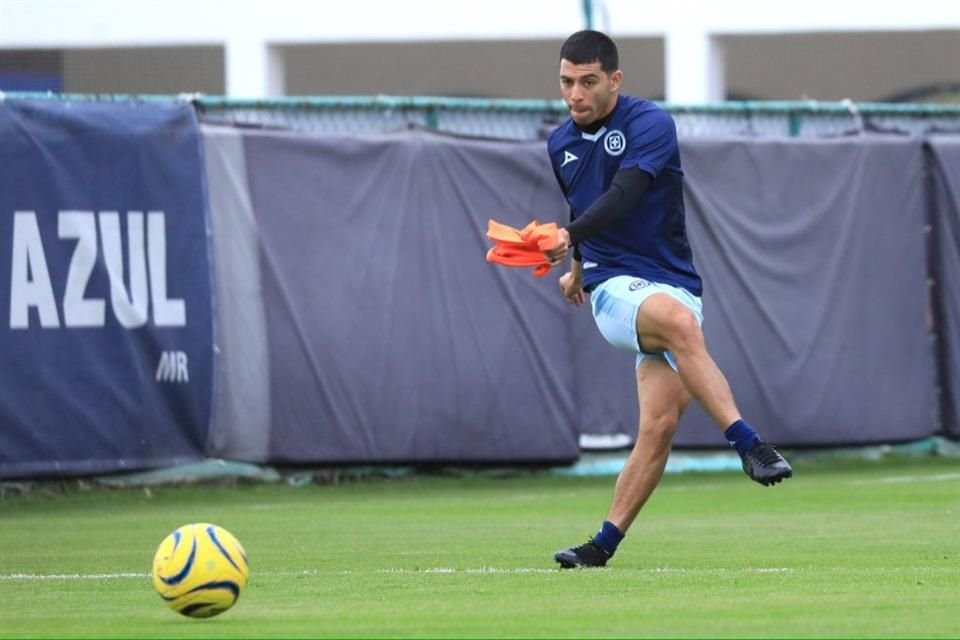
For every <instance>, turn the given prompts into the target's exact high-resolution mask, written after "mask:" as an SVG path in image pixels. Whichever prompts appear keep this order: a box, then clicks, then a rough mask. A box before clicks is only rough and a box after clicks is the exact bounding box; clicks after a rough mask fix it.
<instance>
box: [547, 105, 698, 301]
mask: <svg viewBox="0 0 960 640" xmlns="http://www.w3.org/2000/svg"><path fill="white" fill-rule="evenodd" d="M547 150H548V152H549V153H550V162H551V164H553V171H554V173H555V174H556V176H557V181H558V182H559V183H560V187H561V189H563V193H564V195H565V196H566V198H567V202H568V203H570V211H571V214H572V216H573V218H574V219H576V218H577V216H580V215H582V214H583V213H584V212H585V211H586V210H587V209H589V208H590V205H592V204H593V203H594V202H595V201H596V200H597V198H599V197H600V196H601V195H603V193H604V192H606V190H607V189H609V188H610V183H611V182H612V181H613V176H614V174H616V173H617V171H619V170H620V169H630V168H633V167H639V168H640V169H642V170H643V171H645V172H646V173H649V174H650V175H651V176H652V177H653V181H652V182H651V183H650V186H649V187H648V189H647V191H646V192H645V193H644V195H643V199H642V200H641V202H640V204H639V206H637V208H636V210H634V211H632V212H630V213H629V214H628V215H627V216H625V217H623V218H621V219H620V220H618V221H617V222H616V223H614V224H613V225H611V226H609V227H608V228H606V229H604V230H603V231H601V232H600V233H597V234H596V235H594V236H593V237H590V238H588V239H587V240H584V241H583V242H581V243H580V244H579V245H578V247H577V248H578V249H579V251H580V255H581V257H582V267H583V285H584V288H586V289H587V290H590V289H592V288H593V287H595V286H596V285H598V284H600V283H601V282H603V281H604V280H607V279H608V278H612V277H613V276H619V275H628V276H636V277H640V278H645V279H647V280H651V281H654V282H662V283H665V284H671V285H674V286H677V287H683V288H684V289H686V290H687V291H689V292H690V293H692V294H694V295H696V296H699V295H702V293H703V283H702V282H701V280H700V276H699V275H697V272H696V270H695V269H694V267H693V254H692V252H691V251H690V244H689V242H688V241H687V229H686V221H685V217H684V209H683V169H682V168H681V167H680V148H679V146H678V144H677V130H676V126H675V125H674V123H673V118H672V117H670V114H669V113H667V112H666V111H664V110H663V109H661V108H660V107H658V106H657V105H656V104H654V103H653V102H650V101H648V100H642V99H640V98H634V97H632V96H625V95H621V96H619V97H618V98H617V105H616V107H614V109H613V111H612V112H611V113H610V115H609V116H607V118H606V119H605V122H604V124H603V126H602V127H601V128H600V129H599V130H598V131H597V132H596V133H592V134H591V133H587V132H585V131H583V130H581V129H580V128H578V127H577V126H576V124H574V122H573V120H572V119H568V120H567V121H566V122H564V123H563V124H561V125H560V126H559V127H557V128H556V129H555V130H554V131H553V132H552V133H551V134H550V139H549V141H548V142H547Z"/></svg>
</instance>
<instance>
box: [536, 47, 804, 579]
mask: <svg viewBox="0 0 960 640" xmlns="http://www.w3.org/2000/svg"><path fill="white" fill-rule="evenodd" d="M618 57H619V56H618V53H617V46H616V44H615V43H614V42H613V40H611V39H610V38H609V37H608V36H606V35H604V34H603V33H600V32H598V31H590V30H588V31H579V32H577V33H574V34H573V35H571V36H570V37H569V38H567V40H566V41H565V42H564V43H563V46H562V47H561V49H560V91H561V93H562V94H563V99H564V101H565V102H566V104H567V107H568V108H569V110H570V118H569V119H568V120H566V121H565V122H564V123H563V124H561V125H560V126H559V127H558V128H557V129H556V130H554V131H553V132H552V133H551V135H550V139H549V142H548V144H547V148H548V152H549V154H550V161H551V163H552V164H553V170H554V173H555V174H556V177H557V182H558V183H559V184H560V188H561V190H562V191H563V194H564V196H565V197H566V199H567V202H568V203H569V205H570V219H571V222H570V224H569V225H567V226H566V227H564V228H561V229H560V231H559V234H558V244H557V246H556V248H554V249H553V250H551V251H548V252H546V257H547V259H548V260H549V261H550V263H551V264H553V265H557V264H560V262H562V261H563V260H564V259H565V258H566V257H567V256H568V255H570V254H571V252H572V261H571V268H570V271H569V272H567V273H565V274H564V275H563V276H561V278H560V290H561V292H562V293H563V296H564V297H565V298H566V300H567V301H568V302H569V303H571V304H573V305H575V306H580V305H582V304H583V303H584V302H585V300H586V296H585V292H589V293H590V305H591V307H592V310H593V317H594V320H595V321H596V324H597V328H598V329H599V330H600V333H601V334H602V335H603V337H604V338H605V339H606V340H607V341H608V342H609V343H610V344H612V345H613V346H615V347H618V348H620V349H626V350H629V351H633V352H635V353H636V354H637V359H636V378H637V395H638V399H639V403H640V425H639V430H638V433H637V441H636V444H635V445H634V448H633V451H632V452H631V454H630V456H629V458H628V459H627V462H626V464H625V466H624V468H623V470H622V471H621V473H620V476H619V478H618V479H617V482H616V487H615V489H614V493H613V500H612V503H611V505H610V510H609V512H608V514H607V519H606V520H605V521H604V522H603V524H602V525H601V527H600V530H599V531H598V532H597V534H596V535H594V536H593V537H592V538H590V539H589V540H588V541H587V542H586V543H585V544H582V545H579V546H575V547H571V548H569V549H565V550H564V551H560V552H559V553H557V554H556V555H555V556H554V559H555V560H556V561H557V562H559V563H560V566H561V567H562V568H573V567H599V566H603V565H605V564H606V563H607V561H608V560H609V559H610V558H611V557H612V556H613V554H614V553H615V552H616V550H617V545H618V544H619V543H620V541H621V540H622V539H623V537H624V535H625V534H626V533H627V530H628V529H629V528H630V525H631V524H632V523H633V521H634V519H635V518H636V517H637V514H638V513H639V512H640V509H641V508H642V507H643V505H644V503H645V502H646V501H647V499H648V498H649V497H650V494H651V493H653V490H654V489H655V488H656V486H657V484H658V483H659V482H660V478H661V476H662V475H663V469H664V467H665V466H666V462H667V456H668V455H669V453H670V445H671V441H672V440H673V435H674V432H675V431H676V428H677V423H678V422H679V420H680V416H681V415H682V414H683V411H684V409H686V407H687V404H688V403H689V402H690V398H691V397H693V398H694V399H696V400H697V402H699V403H700V405H701V406H702V407H703V408H704V410H705V411H706V412H707V413H708V414H709V415H710V417H711V418H712V419H713V421H714V422H716V424H717V425H718V426H719V427H720V428H721V429H723V432H724V435H725V436H726V438H727V440H728V441H729V442H730V444H731V445H732V446H733V447H734V448H735V449H736V451H737V453H739V454H740V457H741V459H742V460H743V469H744V471H745V472H746V473H747V475H748V476H750V478H752V479H753V480H755V481H757V482H759V483H761V484H763V485H771V484H775V483H777V482H780V481H781V480H783V479H784V478H789V477H790V476H791V475H792V474H793V470H792V469H791V467H790V464H789V463H788V462H787V461H786V460H785V459H784V458H783V457H782V456H781V455H780V454H779V453H778V452H777V451H776V449H774V448H773V447H772V446H771V445H769V444H768V443H766V442H764V441H763V440H762V439H761V438H760V436H759V435H758V434H757V432H756V430H755V429H754V428H753V427H752V426H751V425H750V424H748V423H747V422H746V421H745V420H744V419H743V418H742V416H741V415H740V411H739V410H738V409H737V405H736V403H735V401H734V398H733V394H732V392H731V390H730V386H729V385H728V384H727V380H726V378H725V377H724V375H723V373H722V372H721V371H720V369H719V368H718V367H717V365H716V363H715V362H714V361H713V358H712V357H711V356H710V354H709V353H708V352H707V347H706V344H705V342H704V338H703V333H702V331H701V328H700V325H701V323H702V322H703V314H702V305H701V301H700V296H701V294H702V289H703V287H702V283H701V280H700V276H699V275H698V274H697V271H696V269H694V266H693V255H692V252H691V250H690V244H689V243H688V241H687V232H686V224H685V220H684V207H683V171H682V169H681V165H680V150H679V147H678V144H677V134H676V127H675V125H674V122H673V118H671V116H670V115H669V114H668V113H667V112H665V111H663V110H662V109H660V108H659V107H657V106H656V105H655V104H654V103H652V102H649V101H647V100H642V99H639V98H634V97H631V96H627V95H621V94H620V93H619V89H620V83H621V81H622V80H623V72H622V71H621V70H620V68H619V59H618Z"/></svg>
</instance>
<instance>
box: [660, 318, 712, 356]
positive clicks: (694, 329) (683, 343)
mask: <svg viewBox="0 0 960 640" xmlns="http://www.w3.org/2000/svg"><path fill="white" fill-rule="evenodd" d="M667 335H668V342H669V343H670V350H671V351H674V352H677V351H681V352H682V351H687V350H690V349H692V348H695V347H697V346H698V345H700V344H702V342H703V334H702V333H701V331H700V323H699V322H698V321H697V318H696V316H694V315H693V312H691V311H690V310H689V309H686V308H685V307H678V308H676V309H674V310H672V311H671V313H670V316H669V318H668V320H667Z"/></svg>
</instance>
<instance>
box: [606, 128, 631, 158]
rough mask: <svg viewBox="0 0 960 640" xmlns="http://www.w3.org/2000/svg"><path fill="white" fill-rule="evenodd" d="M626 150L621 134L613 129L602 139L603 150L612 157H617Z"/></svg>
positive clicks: (625, 141) (625, 143) (624, 140)
mask: <svg viewBox="0 0 960 640" xmlns="http://www.w3.org/2000/svg"><path fill="white" fill-rule="evenodd" d="M626 148H627V139H626V138H625V137H623V132H622V131H620V130H619V129H614V130H613V131H611V132H610V133H608V134H607V135H606V137H605V138H604V139H603V149H604V151H606V152H607V153H609V154H610V155H612V156H618V155H620V154H621V153H623V152H624V150H625V149H626Z"/></svg>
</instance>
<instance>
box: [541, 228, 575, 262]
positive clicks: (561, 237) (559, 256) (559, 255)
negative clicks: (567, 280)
mask: <svg viewBox="0 0 960 640" xmlns="http://www.w3.org/2000/svg"><path fill="white" fill-rule="evenodd" d="M569 252H570V234H569V233H568V232H567V230H566V229H564V228H562V227H561V228H560V229H558V230H557V244H555V245H554V247H553V248H552V249H550V250H549V251H544V252H543V255H545V256H546V258H547V262H549V263H550V266H551V267H555V266H557V265H558V264H560V263H561V262H563V261H564V260H565V259H566V257H567V254H568V253H569Z"/></svg>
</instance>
